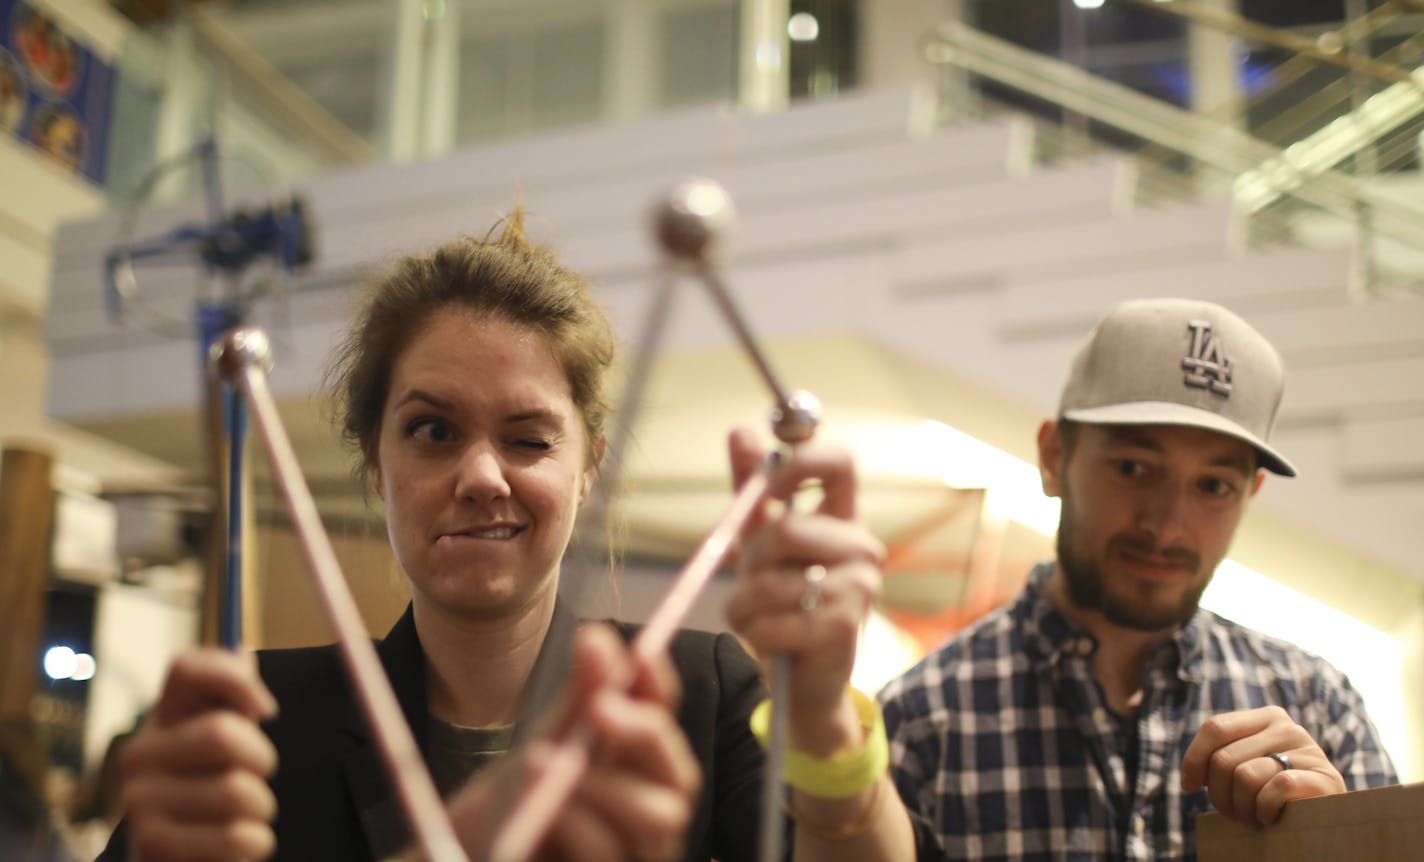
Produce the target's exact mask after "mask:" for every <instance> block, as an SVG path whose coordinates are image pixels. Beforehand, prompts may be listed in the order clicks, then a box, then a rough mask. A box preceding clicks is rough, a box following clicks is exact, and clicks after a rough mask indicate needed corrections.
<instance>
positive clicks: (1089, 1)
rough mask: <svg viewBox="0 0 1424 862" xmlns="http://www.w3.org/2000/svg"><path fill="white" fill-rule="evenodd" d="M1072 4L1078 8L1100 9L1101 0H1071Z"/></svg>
mask: <svg viewBox="0 0 1424 862" xmlns="http://www.w3.org/2000/svg"><path fill="white" fill-rule="evenodd" d="M1073 5H1074V6H1077V7H1078V8H1079V9H1101V8H1102V5H1103V0H1073Z"/></svg>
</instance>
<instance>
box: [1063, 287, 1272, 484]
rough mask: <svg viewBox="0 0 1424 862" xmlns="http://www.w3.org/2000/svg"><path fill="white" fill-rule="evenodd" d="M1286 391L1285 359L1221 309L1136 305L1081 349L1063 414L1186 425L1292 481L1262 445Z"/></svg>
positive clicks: (1153, 302)
mask: <svg viewBox="0 0 1424 862" xmlns="http://www.w3.org/2000/svg"><path fill="white" fill-rule="evenodd" d="M1284 390H1285V366H1284V365H1283V364H1282V362H1281V357H1280V354H1279V353H1277V352H1276V349H1275V348H1274V347H1272V346H1271V344H1270V342H1268V341H1267V340H1266V339H1265V338H1264V337H1262V335H1261V333H1259V332H1257V331H1256V330H1254V329H1252V328H1251V326H1250V324H1248V323H1247V322H1246V321H1244V320H1242V319H1241V318H1239V317H1237V316H1236V315H1235V314H1233V313H1231V312H1230V311H1227V310H1226V309H1225V308H1222V307H1221V306H1219V305H1215V304H1213V303H1210V302H1200V301H1197V300H1190V299H1137V300H1132V301H1130V302H1125V303H1123V304H1122V305H1119V306H1118V307H1117V308H1115V309H1113V310H1112V311H1111V312H1109V313H1108V315H1107V316H1106V317H1104V318H1103V319H1102V320H1100V321H1098V325H1097V326H1096V327H1095V328H1094V329H1093V332H1092V334H1091V335H1089V336H1088V341H1087V343H1086V344H1084V345H1083V347H1082V348H1080V349H1079V351H1078V355H1077V356H1075V357H1074V359H1073V367H1072V368H1071V369H1070V370H1069V372H1068V382H1067V383H1066V384H1065V385H1064V387H1063V398H1062V400H1061V401H1060V402H1059V405H1058V413H1059V415H1060V416H1062V417H1063V418H1065V419H1070V420H1072V421H1074V422H1087V423H1090V424H1096V425H1190V426H1193V427H1196V428H1206V429H1208V430H1211V431H1217V432H1220V433H1222V434H1226V435H1227V436H1230V437H1235V438H1237V439H1238V440H1244V441H1245V442H1247V443H1249V444H1251V446H1252V447H1254V448H1255V449H1256V452H1257V453H1258V454H1259V456H1260V462H1261V466H1262V467H1264V468H1266V469H1267V470H1270V471H1271V472H1272V473H1279V474H1280V475H1282V476H1294V475H1295V467H1294V466H1292V465H1291V463H1290V462H1289V461H1287V460H1286V459H1285V457H1284V456H1283V455H1281V454H1280V453H1279V452H1277V451H1276V450H1275V449H1273V448H1271V446H1270V445H1269V444H1268V443H1267V442H1266V440H1267V439H1269V438H1270V436H1271V428H1272V427H1273V426H1274V425H1275V423H1276V410H1277V408H1279V407H1280V404H1281V394H1282V393H1283V392H1284Z"/></svg>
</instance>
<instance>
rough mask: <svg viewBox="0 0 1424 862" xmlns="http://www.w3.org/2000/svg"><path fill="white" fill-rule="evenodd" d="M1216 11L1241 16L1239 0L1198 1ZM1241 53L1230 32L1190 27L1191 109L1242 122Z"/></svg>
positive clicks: (1188, 30) (1192, 25)
mask: <svg viewBox="0 0 1424 862" xmlns="http://www.w3.org/2000/svg"><path fill="white" fill-rule="evenodd" d="M1197 4H1198V5H1200V6H1202V7H1204V8H1207V9H1210V10H1212V11H1215V12H1226V13H1230V14H1233V15H1235V14H1238V13H1239V11H1240V10H1239V9H1238V8H1237V6H1238V4H1237V0H1197ZM1241 59H1242V57H1241V53H1240V50H1239V45H1238V40H1237V38H1236V37H1235V36H1233V35H1231V34H1230V33H1226V32H1223V31H1221V30H1217V29H1215V28H1212V27H1206V26H1203V25H1201V24H1190V25H1188V28H1187V62H1188V66H1189V69H1190V72H1191V86H1192V104H1191V108H1192V110H1194V111H1196V112H1198V113H1203V114H1213V115H1214V116H1217V117H1221V118H1223V119H1229V121H1230V122H1233V123H1237V122H1239V120H1240V115H1241V106H1242V96H1243V93H1242V89H1241Z"/></svg>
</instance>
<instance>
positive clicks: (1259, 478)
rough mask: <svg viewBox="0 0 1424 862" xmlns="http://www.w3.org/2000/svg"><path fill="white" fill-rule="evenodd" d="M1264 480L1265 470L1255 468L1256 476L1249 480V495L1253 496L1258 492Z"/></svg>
mask: <svg viewBox="0 0 1424 862" xmlns="http://www.w3.org/2000/svg"><path fill="white" fill-rule="evenodd" d="M1265 481H1266V471H1265V470H1257V471H1256V478H1255V479H1253V480H1252V481H1251V495H1250V496H1252V497H1254V496H1256V495H1257V494H1258V493H1260V491H1261V485H1262V484H1264V483H1265Z"/></svg>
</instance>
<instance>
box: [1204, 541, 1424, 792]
mask: <svg viewBox="0 0 1424 862" xmlns="http://www.w3.org/2000/svg"><path fill="white" fill-rule="evenodd" d="M1201 603H1202V607H1204V608H1206V609H1207V610H1210V611H1214V612H1215V613H1218V614H1220V615H1222V616H1223V617H1226V618H1228V619H1230V620H1233V621H1234V622H1237V623H1240V624H1241V625H1243V626H1247V627H1249V628H1252V629H1255V630H1257V631H1259V632H1262V633H1264V634H1268V635H1271V636H1272V637H1277V638H1281V639H1282V640H1286V641H1290V642H1291V643H1293V644H1295V645H1297V646H1299V647H1301V648H1302V649H1306V650H1309V651H1310V652H1313V653H1315V654H1316V655H1319V656H1320V657H1322V658H1324V659H1325V660H1326V661H1328V662H1330V663H1331V664H1333V665H1335V667H1337V668H1339V669H1340V670H1341V671H1343V672H1344V673H1345V674H1346V675H1347V676H1349V678H1350V683H1351V684H1352V685H1353V686H1354V687H1355V688H1356V689H1357V690H1358V691H1359V692H1360V695H1361V697H1363V698H1364V700H1365V706H1366V707H1367V708H1368V710H1369V713H1370V718H1371V719H1373V720H1374V723H1375V727H1376V728H1377V729H1378V730H1379V734H1380V739H1381V741H1382V742H1383V743H1384V747H1385V749H1386V750H1388V751H1389V755H1390V757H1392V758H1393V759H1394V762H1395V766H1397V767H1405V766H1406V765H1407V764H1409V763H1411V762H1412V761H1411V760H1410V755H1411V747H1410V739H1409V732H1408V723H1407V722H1406V721H1405V710H1404V699H1403V693H1402V691H1401V689H1402V688H1403V685H1402V681H1403V675H1404V670H1403V651H1402V649H1401V647H1400V643H1399V640H1398V639H1397V638H1395V637H1393V636H1391V635H1390V634H1389V633H1387V632H1382V631H1380V630H1379V629H1377V628H1374V627H1373V626H1370V625H1367V624H1365V623H1363V622H1361V621H1360V620H1358V619H1356V618H1354V617H1352V616H1350V615H1349V614H1346V613H1343V612H1341V611H1338V610H1336V609H1334V608H1332V607H1330V606H1329V605H1326V604H1324V603H1322V602H1318V601H1316V600H1315V599H1312V598H1310V597H1309V596H1306V595H1303V594H1302V593H1298V592H1296V591H1295V590H1293V589H1291V588H1290V587H1287V586H1285V585H1284V584H1281V583H1278V582H1276V581H1273V580H1271V579H1270V578H1268V577H1266V576H1265V575H1262V574H1261V573H1259V572H1256V571H1254V570H1252V569H1249V568H1247V567H1245V566H1243V565H1241V564H1240V563H1237V562H1234V561H1232V560H1226V561H1224V562H1222V564H1221V565H1220V566H1218V567H1217V569H1216V575H1215V577H1213V578H1212V581H1211V584H1210V585H1209V586H1208V587H1207V589H1206V592H1205V593H1203V594H1202V601H1201Z"/></svg>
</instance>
